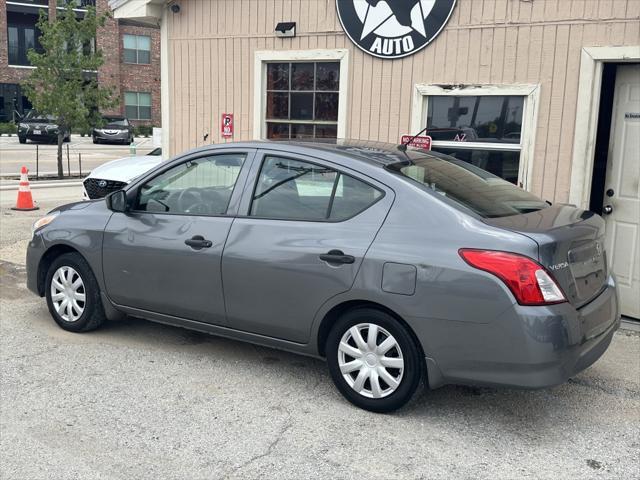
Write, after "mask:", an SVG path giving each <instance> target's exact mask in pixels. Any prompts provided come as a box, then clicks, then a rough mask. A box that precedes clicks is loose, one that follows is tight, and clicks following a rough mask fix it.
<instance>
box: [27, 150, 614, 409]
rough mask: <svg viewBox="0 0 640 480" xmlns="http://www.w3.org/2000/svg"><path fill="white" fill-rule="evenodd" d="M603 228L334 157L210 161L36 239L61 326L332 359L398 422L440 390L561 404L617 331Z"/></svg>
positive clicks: (435, 179)
mask: <svg viewBox="0 0 640 480" xmlns="http://www.w3.org/2000/svg"><path fill="white" fill-rule="evenodd" d="M603 235H604V222H603V220H602V219H601V218H600V217H599V216H598V215H596V214H594V213H591V212H588V211H584V210H580V209H577V208H575V207H572V206H567V205H559V204H558V205H550V204H548V203H546V202H544V201H542V200H540V199H538V198H537V197H535V196H533V195H531V194H529V193H527V192H526V191H524V190H522V189H520V188H518V187H516V186H515V185H513V184H511V183H508V182H506V181H504V180H502V179H500V178H498V177H496V176H494V175H491V174H489V173H487V172H486V171H483V170H480V169H478V168H476V167H474V166H473V165H471V164H468V163H466V162H464V161H461V160H457V159H455V158H453V157H449V156H445V155H441V154H437V153H430V152H426V151H421V150H414V149H412V148H409V149H406V148H402V146H401V147H400V148H399V147H398V146H395V145H387V144H378V143H365V142H358V141H338V142H337V144H336V143H334V144H323V143H315V144H314V143H309V144H308V143H305V142H301V143H279V142H249V143H235V144H233V143H230V144H223V145H215V146H207V147H204V148H200V149H197V150H193V151H191V152H189V153H187V154H185V155H182V156H180V157H177V158H175V159H173V160H171V161H169V162H165V163H161V164H160V165H158V166H157V167H155V168H154V169H152V170H150V171H149V172H147V173H145V174H143V175H141V176H140V177H137V178H136V179H134V180H133V181H132V182H131V183H130V184H128V185H127V186H126V187H124V189H123V190H119V191H116V192H114V193H112V194H110V195H109V196H108V197H106V199H98V200H92V201H86V202H79V203H73V204H70V205H66V206H63V207H59V208H57V209H55V210H53V211H51V212H50V213H49V214H48V215H47V216H46V217H44V218H42V219H41V220H39V221H38V222H36V223H35V225H34V234H33V239H32V240H31V242H30V244H29V247H28V253H27V266H28V286H29V288H30V289H31V290H32V291H33V292H35V293H37V294H38V295H40V296H46V300H47V305H48V307H49V310H50V312H51V315H52V316H53V318H54V320H55V321H56V322H57V323H58V325H60V326H61V327H62V328H64V329H66V330H70V331H73V332H86V331H89V330H93V329H96V328H98V327H99V326H100V325H101V324H102V323H103V322H104V321H105V319H114V320H115V319H118V318H121V317H122V316H124V315H134V316H136V317H142V318H145V319H149V320H153V321H157V322H161V323H167V324H171V325H177V326H180V327H185V328H189V329H194V330H199V331H202V332H208V333H212V334H216V335H221V336H226V337H231V338H235V339H239V340H246V341H249V342H254V343H258V344H262V345H266V346H270V347H275V348H281V349H284V350H289V351H292V352H297V353H302V354H307V355H312V356H317V357H323V358H326V361H327V363H328V365H329V371H330V373H331V376H332V378H333V380H334V382H335V384H336V386H337V388H338V389H339V390H340V392H341V393H342V394H343V395H344V396H345V397H346V398H347V399H348V400H349V401H351V402H352V403H354V404H355V405H357V406H359V407H362V408H365V409H368V410H373V411H377V412H386V411H391V410H394V409H397V408H399V407H401V406H402V405H404V404H405V403H406V402H407V401H408V400H409V399H410V398H411V397H412V395H413V393H414V392H415V390H416V387H417V386H418V384H419V382H420V380H421V378H423V377H424V375H425V374H426V380H427V385H428V386H429V387H431V388H436V387H440V386H442V385H445V384H451V383H455V384H473V385H508V386H518V387H526V388H539V387H547V386H551V385H555V384H559V383H562V382H564V381H566V380H567V379H568V378H569V377H571V376H572V375H575V374H577V373H578V372H580V371H581V370H583V369H585V368H587V367H588V366H589V365H591V364H592V363H593V362H595V361H596V360H597V359H598V358H599V357H600V356H601V355H602V354H603V353H604V352H605V350H606V349H607V347H608V346H609V343H610V342H611V338H612V336H613V333H614V331H615V330H616V329H617V328H618V326H619V312H618V306H617V305H618V304H617V300H616V287H615V282H614V279H613V278H612V277H611V275H610V274H609V273H608V271H607V266H606V265H607V263H606V258H605V252H604V250H603V247H602V241H603Z"/></svg>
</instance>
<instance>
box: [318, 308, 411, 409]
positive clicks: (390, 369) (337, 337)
mask: <svg viewBox="0 0 640 480" xmlns="http://www.w3.org/2000/svg"><path fill="white" fill-rule="evenodd" d="M326 354H327V362H328V364H329V371H330V373H331V377H332V378H333V381H334V383H335V384H336V387H337V388H338V390H340V392H341V393H342V394H343V395H344V396H345V398H346V399H347V400H349V401H350V402H351V403H353V404H354V405H356V406H358V407H360V408H364V409H365V410H371V411H373V412H381V413H383V412H390V411H393V410H397V409H398V408H401V407H402V406H404V405H405V404H406V403H407V402H408V401H409V400H410V399H411V397H412V396H413V394H414V393H415V391H416V389H417V387H418V385H419V383H420V379H421V377H422V372H423V364H424V359H423V358H422V354H421V353H420V349H419V348H418V346H417V345H416V342H415V341H414V339H413V337H412V336H411V334H410V333H409V331H408V330H407V328H406V327H405V326H404V325H403V324H402V323H400V322H399V321H398V320H397V319H395V318H394V317H393V316H391V315H389V314H387V313H385V312H383V311H380V310H376V309H373V308H359V309H356V310H351V311H349V312H347V313H346V314H344V315H343V316H342V317H341V318H340V319H339V320H338V321H337V322H336V324H335V325H334V326H333V328H332V329H331V332H330V333H329V336H328V337H327V344H326Z"/></svg>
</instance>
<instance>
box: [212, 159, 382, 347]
mask: <svg viewBox="0 0 640 480" xmlns="http://www.w3.org/2000/svg"><path fill="white" fill-rule="evenodd" d="M258 159H259V161H256V162H255V163H254V168H253V169H252V170H253V171H252V173H251V174H250V180H249V182H251V183H250V184H248V187H247V189H246V190H245V195H244V197H243V202H242V204H241V206H240V212H241V213H242V212H244V214H245V215H243V216H240V215H239V216H238V218H237V219H236V220H235V221H234V223H233V225H232V227H231V231H230V233H229V238H228V240H227V244H226V247H225V251H224V257H223V259H222V275H223V279H224V294H225V302H226V306H227V318H228V323H229V326H230V327H232V328H236V329H239V330H243V331H249V332H254V333H258V334H262V335H267V336H271V337H277V338H281V339H285V340H289V341H293V342H298V343H305V342H307V341H308V338H309V332H310V328H311V323H312V321H313V318H314V315H315V313H316V312H317V310H318V309H319V308H320V306H321V305H322V304H323V303H324V302H326V301H327V300H328V299H329V298H331V297H333V296H335V295H337V294H339V293H341V292H345V291H347V290H349V289H350V288H351V286H352V285H353V282H354V280H355V277H356V274H357V272H358V269H359V268H360V265H361V263H362V260H363V258H364V255H365V253H366V252H367V249H368V248H369V246H370V245H371V243H372V242H373V239H374V237H375V235H376V233H377V232H378V230H379V228H380V227H381V226H382V223H383V222H384V219H385V217H386V215H387V212H388V211H389V208H390V206H391V204H392V202H393V192H392V191H391V190H390V189H388V188H387V187H385V186H383V185H381V184H379V183H378V182H375V181H374V180H372V179H370V178H368V177H365V176H362V175H359V174H357V173H356V172H353V171H345V170H340V171H339V170H338V169H337V168H336V166H335V165H334V164H331V163H328V162H325V161H322V160H319V159H315V158H308V157H303V156H296V155H288V154H287V155H286V156H285V155H283V154H282V153H279V152H270V151H263V152H261V153H259V155H258V156H257V160H258ZM249 185H253V186H252V188H249Z"/></svg>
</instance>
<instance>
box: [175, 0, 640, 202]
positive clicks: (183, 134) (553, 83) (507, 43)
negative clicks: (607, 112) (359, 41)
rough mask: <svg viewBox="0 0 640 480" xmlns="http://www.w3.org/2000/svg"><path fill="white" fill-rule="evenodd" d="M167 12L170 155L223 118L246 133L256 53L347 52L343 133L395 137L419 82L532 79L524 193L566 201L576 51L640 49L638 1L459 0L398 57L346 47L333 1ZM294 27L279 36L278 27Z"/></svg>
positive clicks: (200, 4)
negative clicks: (431, 34) (529, 166)
mask: <svg viewBox="0 0 640 480" xmlns="http://www.w3.org/2000/svg"><path fill="white" fill-rule="evenodd" d="M181 8H182V9H181V12H180V13H179V14H177V15H173V14H169V17H168V34H169V71H170V74H169V78H170V86H169V91H170V102H171V116H172V118H171V123H170V125H169V128H170V139H171V140H170V143H171V152H172V153H177V152H181V151H184V150H186V149H189V148H193V147H196V146H198V145H202V144H203V141H202V136H203V134H204V133H209V134H210V137H209V138H210V139H213V140H214V141H215V142H216V143H218V142H221V141H224V140H223V139H222V138H221V137H220V115H221V113H222V112H232V113H234V115H235V137H234V139H235V140H241V139H250V138H252V137H253V109H254V105H253V88H254V86H253V73H254V72H253V68H254V67H253V61H254V52H255V51H257V50H302V49H316V48H321V49H322V48H328V49H333V48H348V49H349V50H350V53H349V77H350V81H349V86H348V109H347V136H348V137H351V138H362V139H379V140H383V141H391V142H397V141H398V139H399V137H400V135H401V134H403V133H407V132H408V130H409V122H410V116H411V103H412V96H413V86H414V85H415V84H416V83H436V84H440V83H451V84H484V83H504V84H510V83H536V84H540V85H541V98H540V108H539V114H538V123H537V132H536V145H535V154H534V158H533V175H532V182H531V189H532V190H533V191H534V192H535V193H538V194H541V195H543V196H544V197H545V198H548V199H554V200H556V201H567V199H568V194H569V183H570V175H571V172H570V169H571V155H572V148H573V132H574V123H575V112H576V101H577V88H578V75H579V67H580V51H581V48H582V47H585V46H618V45H640V0H528V1H524V0H458V5H457V6H456V8H455V11H454V13H453V15H452V17H451V19H450V21H449V23H448V24H447V26H446V27H445V29H444V30H443V32H442V33H441V34H440V35H439V36H438V37H437V38H436V40H435V41H434V42H433V43H431V44H430V45H429V46H427V47H426V48H425V49H424V50H422V51H421V52H419V53H417V54H415V55H413V56H411V57H408V58H404V59H400V60H393V61H391V60H380V59H377V58H374V57H372V56H370V55H366V54H364V53H363V52H361V51H360V50H359V49H358V48H356V47H355V45H353V44H352V43H351V42H350V41H349V39H348V38H347V37H346V35H345V34H344V32H343V31H342V28H341V26H340V23H339V20H338V17H337V14H336V8H335V0H183V1H182V2H181ZM281 21H296V22H297V37H296V38H293V39H279V38H276V37H275V35H274V32H273V31H274V28H275V25H276V23H278V22H281Z"/></svg>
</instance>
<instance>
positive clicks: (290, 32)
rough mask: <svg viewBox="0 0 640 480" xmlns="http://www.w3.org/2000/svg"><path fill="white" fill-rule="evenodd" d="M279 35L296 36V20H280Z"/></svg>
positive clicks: (277, 29) (277, 31) (277, 34)
mask: <svg viewBox="0 0 640 480" xmlns="http://www.w3.org/2000/svg"><path fill="white" fill-rule="evenodd" d="M276 36H277V37H295V36H296V22H280V23H278V24H277V25H276Z"/></svg>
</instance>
